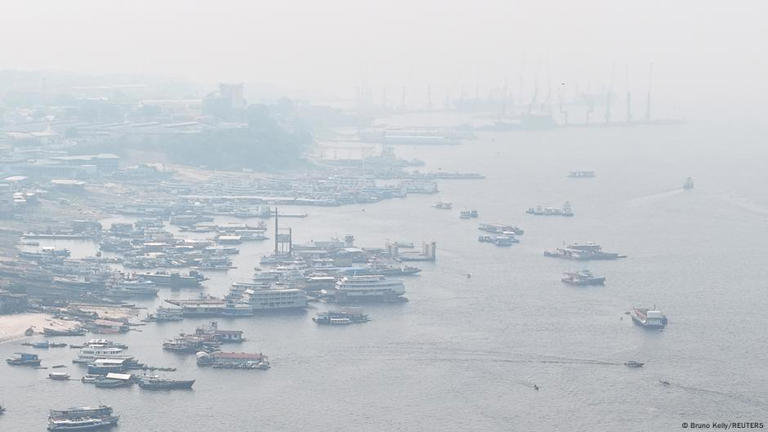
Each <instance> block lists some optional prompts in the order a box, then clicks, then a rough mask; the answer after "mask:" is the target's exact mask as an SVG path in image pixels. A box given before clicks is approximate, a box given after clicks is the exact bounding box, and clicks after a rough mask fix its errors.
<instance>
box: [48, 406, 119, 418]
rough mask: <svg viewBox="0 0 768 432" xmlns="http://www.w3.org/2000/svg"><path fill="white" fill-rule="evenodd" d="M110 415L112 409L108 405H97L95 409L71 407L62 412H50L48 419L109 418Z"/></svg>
mask: <svg viewBox="0 0 768 432" xmlns="http://www.w3.org/2000/svg"><path fill="white" fill-rule="evenodd" d="M111 415H112V407H111V406H109V405H99V406H96V407H88V406H85V407H73V408H67V409H63V410H51V412H50V417H51V418H58V419H63V418H83V417H90V418H98V417H109V416H111Z"/></svg>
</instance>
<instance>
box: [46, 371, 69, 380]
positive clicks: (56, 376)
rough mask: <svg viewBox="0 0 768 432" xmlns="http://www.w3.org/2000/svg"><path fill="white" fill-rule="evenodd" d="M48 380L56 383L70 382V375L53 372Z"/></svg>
mask: <svg viewBox="0 0 768 432" xmlns="http://www.w3.org/2000/svg"><path fill="white" fill-rule="evenodd" d="M48 378H50V379H52V380H55V381H69V374H68V373H66V372H51V373H49V374H48Z"/></svg>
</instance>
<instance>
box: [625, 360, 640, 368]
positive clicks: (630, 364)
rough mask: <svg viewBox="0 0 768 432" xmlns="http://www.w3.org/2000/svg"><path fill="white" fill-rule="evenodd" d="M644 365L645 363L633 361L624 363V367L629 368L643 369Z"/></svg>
mask: <svg viewBox="0 0 768 432" xmlns="http://www.w3.org/2000/svg"><path fill="white" fill-rule="evenodd" d="M644 364H645V363H643V362H639V361H634V360H630V361H626V362H624V366H626V367H630V368H641V367H643V365H644Z"/></svg>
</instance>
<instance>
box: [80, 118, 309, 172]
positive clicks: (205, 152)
mask: <svg viewBox="0 0 768 432" xmlns="http://www.w3.org/2000/svg"><path fill="white" fill-rule="evenodd" d="M242 116H243V117H242V120H244V123H245V124H246V126H245V127H243V126H242V124H243V123H242V122H241V123H240V124H239V125H235V124H233V123H231V122H230V123H219V124H218V126H213V127H210V128H205V129H204V130H203V131H202V132H200V133H194V134H177V135H159V136H146V135H133V134H128V135H126V136H122V137H119V138H116V139H115V140H113V141H112V142H109V143H104V142H101V143H94V142H87V143H83V144H82V145H80V146H79V148H78V150H77V153H93V152H111V153H116V154H119V155H121V156H124V157H125V156H129V155H130V157H128V158H127V159H128V160H131V161H133V162H167V163H176V164H182V165H190V166H195V167H205V168H209V169H221V170H240V169H244V168H248V169H255V170H266V171H270V170H278V169H283V168H296V167H301V166H305V165H306V164H307V162H306V161H305V160H304V159H302V153H303V152H304V150H305V149H307V148H308V147H309V146H310V145H311V143H312V133H311V128H310V127H309V126H307V124H306V123H305V122H304V121H303V120H302V118H300V116H297V115H296V114H295V111H294V110H293V109H292V107H290V106H288V107H286V106H284V105H280V104H278V105H271V106H266V105H250V106H249V107H248V108H246V109H245V110H244V111H243V113H242ZM229 125H231V126H229ZM142 154H143V155H144V156H146V157H148V158H150V159H152V160H141V159H144V157H142V156H141V155H142Z"/></svg>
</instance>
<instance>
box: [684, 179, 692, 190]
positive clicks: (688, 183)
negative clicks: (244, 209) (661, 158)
mask: <svg viewBox="0 0 768 432" xmlns="http://www.w3.org/2000/svg"><path fill="white" fill-rule="evenodd" d="M683 189H685V190H691V189H693V179H692V178H691V177H688V178H687V179H685V183H683Z"/></svg>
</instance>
